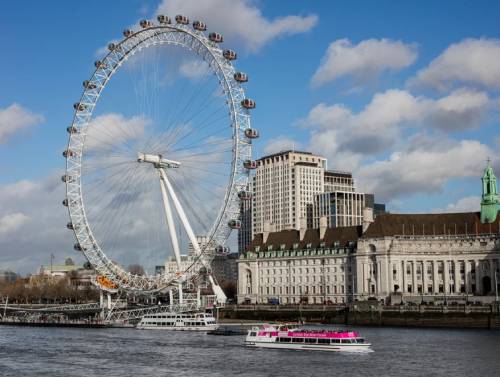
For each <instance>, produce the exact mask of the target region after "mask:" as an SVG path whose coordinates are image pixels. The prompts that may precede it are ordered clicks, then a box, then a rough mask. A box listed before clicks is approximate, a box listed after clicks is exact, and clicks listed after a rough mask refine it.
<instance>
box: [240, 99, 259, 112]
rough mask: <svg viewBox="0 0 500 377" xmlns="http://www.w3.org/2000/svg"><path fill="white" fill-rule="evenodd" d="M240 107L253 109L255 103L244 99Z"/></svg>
mask: <svg viewBox="0 0 500 377" xmlns="http://www.w3.org/2000/svg"><path fill="white" fill-rule="evenodd" d="M241 106H243V107H244V108H245V109H255V106H256V104H255V101H254V100H252V99H250V98H245V99H244V100H243V101H241Z"/></svg>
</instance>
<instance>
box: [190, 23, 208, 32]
mask: <svg viewBox="0 0 500 377" xmlns="http://www.w3.org/2000/svg"><path fill="white" fill-rule="evenodd" d="M193 29H194V30H198V31H205V30H207V24H205V23H204V22H201V21H195V22H193Z"/></svg>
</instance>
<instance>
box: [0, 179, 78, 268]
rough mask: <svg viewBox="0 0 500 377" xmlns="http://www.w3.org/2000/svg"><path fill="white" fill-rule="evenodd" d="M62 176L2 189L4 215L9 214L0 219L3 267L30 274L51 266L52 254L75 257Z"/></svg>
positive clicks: (0, 201)
mask: <svg viewBox="0 0 500 377" xmlns="http://www.w3.org/2000/svg"><path fill="white" fill-rule="evenodd" d="M60 176H61V174H60V173H58V174H50V175H49V176H47V177H45V178H42V179H39V180H36V181H31V180H22V181H18V182H15V183H10V184H6V185H0V213H2V214H7V215H4V216H3V217H1V218H0V229H1V230H2V231H1V237H0V250H2V252H1V253H0V266H3V267H5V268H11V269H13V270H15V271H19V272H22V273H27V272H33V271H34V270H35V269H36V268H37V267H39V266H40V265H41V264H45V265H46V264H47V263H49V262H50V254H51V253H54V255H55V256H56V258H57V260H64V258H65V257H66V256H72V257H75V255H76V254H75V252H74V251H73V249H72V245H73V242H74V241H73V240H74V238H73V235H72V234H71V232H70V231H68V230H67V229H66V226H65V225H66V223H67V222H68V212H67V209H66V208H65V207H63V205H62V204H61V202H62V200H63V199H64V196H65V193H64V185H63V183H62V182H61V180H60Z"/></svg>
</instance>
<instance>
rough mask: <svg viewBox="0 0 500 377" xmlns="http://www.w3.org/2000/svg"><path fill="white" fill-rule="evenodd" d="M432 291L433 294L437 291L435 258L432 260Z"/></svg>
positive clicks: (437, 279)
mask: <svg viewBox="0 0 500 377" xmlns="http://www.w3.org/2000/svg"><path fill="white" fill-rule="evenodd" d="M432 291H433V293H434V294H437V293H439V274H438V263H437V261H435V260H433V261H432Z"/></svg>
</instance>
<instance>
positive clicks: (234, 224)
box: [227, 219, 241, 229]
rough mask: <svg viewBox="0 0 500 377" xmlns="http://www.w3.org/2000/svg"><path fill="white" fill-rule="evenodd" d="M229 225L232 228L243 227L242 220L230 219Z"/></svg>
mask: <svg viewBox="0 0 500 377" xmlns="http://www.w3.org/2000/svg"><path fill="white" fill-rule="evenodd" d="M227 225H228V226H229V227H230V228H231V229H241V221H240V220H234V219H233V220H230V221H229V222H228V223H227Z"/></svg>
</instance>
